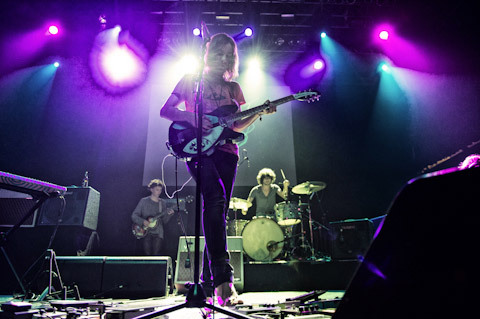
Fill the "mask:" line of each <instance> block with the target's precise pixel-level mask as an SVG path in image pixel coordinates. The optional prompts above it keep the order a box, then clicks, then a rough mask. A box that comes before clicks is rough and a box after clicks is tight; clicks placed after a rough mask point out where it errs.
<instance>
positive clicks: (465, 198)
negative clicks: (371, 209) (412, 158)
mask: <svg viewBox="0 0 480 319" xmlns="http://www.w3.org/2000/svg"><path fill="white" fill-rule="evenodd" d="M479 193H480V168H471V169H467V170H461V171H458V170H456V169H449V170H444V171H439V172H434V173H430V174H426V175H423V176H420V177H418V178H415V179H413V180H412V181H410V182H409V183H408V184H407V185H406V186H405V187H404V188H403V189H402V190H401V191H400V193H399V194H398V195H397V197H396V198H395V200H394V201H393V203H392V205H391V206H390V209H389V211H388V214H387V216H386V218H385V219H384V222H383V225H382V226H380V227H381V228H379V231H377V232H376V238H374V240H373V242H372V244H371V246H370V248H369V250H368V252H367V253H366V255H365V257H364V260H363V262H362V264H361V265H360V267H359V268H358V270H357V272H356V274H355V276H354V277H353V279H352V281H351V282H350V284H349V286H348V288H347V290H346V292H345V295H344V296H343V298H342V301H341V302H340V304H339V305H338V307H337V309H336V312H335V314H334V316H333V318H335V319H343V318H369V319H375V318H390V319H391V318H393V319H396V318H398V319H400V318H406V317H408V318H445V317H450V316H453V317H455V318H469V317H471V316H472V314H473V313H476V312H477V310H478V309H477V308H478V307H477V304H478V301H477V300H476V299H477V292H478V289H477V286H476V284H475V282H478V279H479V275H478V274H479V272H478V264H477V262H476V257H477V255H478V222H477V221H478V214H479V212H480V209H479V207H480V200H479Z"/></svg>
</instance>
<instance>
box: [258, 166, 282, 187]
mask: <svg viewBox="0 0 480 319" xmlns="http://www.w3.org/2000/svg"><path fill="white" fill-rule="evenodd" d="M267 176H269V177H270V178H271V179H272V183H273V182H275V179H276V178H277V175H275V172H274V171H273V169H271V168H268V167H265V168H262V169H261V170H260V171H259V172H258V175H257V183H258V184H259V185H262V183H263V179H264V178H265V177H267Z"/></svg>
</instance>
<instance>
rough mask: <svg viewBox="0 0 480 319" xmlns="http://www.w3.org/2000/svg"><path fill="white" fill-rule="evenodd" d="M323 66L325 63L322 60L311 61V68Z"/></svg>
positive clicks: (321, 67)
mask: <svg viewBox="0 0 480 319" xmlns="http://www.w3.org/2000/svg"><path fill="white" fill-rule="evenodd" d="M324 66H325V63H324V62H323V61H322V60H316V61H315V62H313V68H314V69H315V70H321V69H323V67H324Z"/></svg>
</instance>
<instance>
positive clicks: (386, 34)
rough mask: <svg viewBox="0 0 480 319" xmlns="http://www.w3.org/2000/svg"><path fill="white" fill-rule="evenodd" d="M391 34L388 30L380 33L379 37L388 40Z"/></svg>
mask: <svg viewBox="0 0 480 319" xmlns="http://www.w3.org/2000/svg"><path fill="white" fill-rule="evenodd" d="M388 36H389V33H388V31H386V30H383V31H380V33H379V34H378V37H379V38H380V39H382V40H388Z"/></svg>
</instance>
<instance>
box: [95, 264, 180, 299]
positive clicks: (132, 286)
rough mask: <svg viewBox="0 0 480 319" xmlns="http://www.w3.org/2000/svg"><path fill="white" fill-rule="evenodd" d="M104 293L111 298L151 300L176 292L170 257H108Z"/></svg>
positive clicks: (105, 267)
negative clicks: (151, 298)
mask: <svg viewBox="0 0 480 319" xmlns="http://www.w3.org/2000/svg"><path fill="white" fill-rule="evenodd" d="M102 290H103V292H104V296H105V297H110V298H131V299H138V298H150V297H162V296H167V295H168V294H169V293H170V292H172V291H173V280H172V259H171V258H170V257H163V256H162V257H160V256H158V257H156V256H144V257H106V259H105V266H104V269H103V281H102Z"/></svg>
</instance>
